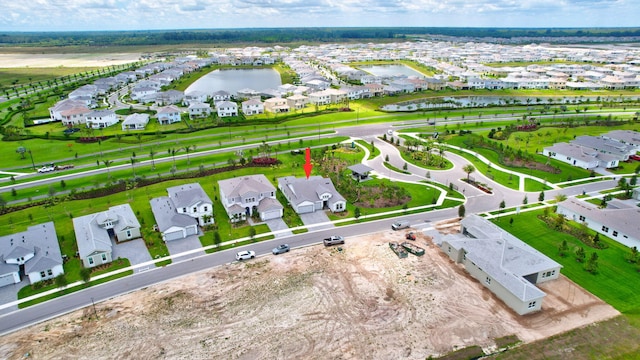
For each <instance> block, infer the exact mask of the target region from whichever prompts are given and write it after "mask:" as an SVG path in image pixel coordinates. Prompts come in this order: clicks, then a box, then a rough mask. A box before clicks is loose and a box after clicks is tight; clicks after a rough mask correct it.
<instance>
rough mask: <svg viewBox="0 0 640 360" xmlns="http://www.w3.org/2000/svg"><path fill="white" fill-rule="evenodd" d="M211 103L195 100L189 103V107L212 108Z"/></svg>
mask: <svg viewBox="0 0 640 360" xmlns="http://www.w3.org/2000/svg"><path fill="white" fill-rule="evenodd" d="M210 108H211V105H209V104H207V103H201V102H199V101H193V102H191V104H189V109H210Z"/></svg>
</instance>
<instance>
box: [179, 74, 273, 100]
mask: <svg viewBox="0 0 640 360" xmlns="http://www.w3.org/2000/svg"><path fill="white" fill-rule="evenodd" d="M280 85H282V81H281V80H280V74H279V73H278V72H277V71H276V70H273V69H228V70H227V69H225V70H214V71H212V72H210V73H208V74H207V75H205V76H203V77H201V78H200V79H198V80H196V81H195V82H194V83H193V84H191V85H190V86H189V87H188V88H187V89H186V90H185V93H188V92H191V91H202V92H205V93H207V94H212V93H214V92H216V91H219V90H224V91H226V92H228V93H230V94H231V95H236V93H237V91H238V90H242V89H246V88H249V89H253V90H256V91H261V90H265V89H275V88H277V87H278V86H280Z"/></svg>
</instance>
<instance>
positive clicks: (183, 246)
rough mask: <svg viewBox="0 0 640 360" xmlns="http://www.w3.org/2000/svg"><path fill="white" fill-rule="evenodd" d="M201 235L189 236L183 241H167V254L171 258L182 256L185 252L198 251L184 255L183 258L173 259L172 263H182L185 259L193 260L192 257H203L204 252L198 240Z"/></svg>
mask: <svg viewBox="0 0 640 360" xmlns="http://www.w3.org/2000/svg"><path fill="white" fill-rule="evenodd" d="M201 235H202V234H198V235H191V236H189V237H186V238H184V239H180V240H172V241H167V242H166V244H167V248H168V249H169V253H170V254H171V255H172V256H175V255H179V254H182V253H184V252H186V251H191V250H197V249H200V251H194V252H193V253H190V254H185V255H183V256H178V257H174V258H173V261H174V262H178V261H184V260H186V259H190V258H193V257H196V256H200V255H204V254H205V252H204V250H202V244H201V243H200V239H199V237H200V236H201Z"/></svg>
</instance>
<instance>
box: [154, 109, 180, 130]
mask: <svg viewBox="0 0 640 360" xmlns="http://www.w3.org/2000/svg"><path fill="white" fill-rule="evenodd" d="M180 121H182V119H181V118H180V109H178V107H177V106H175V105H169V106H165V107H163V108H160V109H158V123H160V125H168V124H173V123H177V122H180Z"/></svg>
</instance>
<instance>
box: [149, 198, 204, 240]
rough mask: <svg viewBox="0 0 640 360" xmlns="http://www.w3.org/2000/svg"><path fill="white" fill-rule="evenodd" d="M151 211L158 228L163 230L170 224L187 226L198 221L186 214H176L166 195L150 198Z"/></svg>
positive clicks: (168, 227) (170, 225)
mask: <svg viewBox="0 0 640 360" xmlns="http://www.w3.org/2000/svg"><path fill="white" fill-rule="evenodd" d="M151 211H152V212H153V216H154V217H155V219H156V224H157V225H158V230H160V232H165V231H166V230H168V229H170V228H171V227H172V226H178V227H183V228H184V227H187V226H192V225H196V224H197V223H198V221H197V220H196V219H195V218H192V217H191V216H189V215H186V214H178V213H177V212H176V209H175V207H174V206H173V203H172V202H171V199H169V197H167V196H161V197H157V198H153V199H151Z"/></svg>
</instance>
